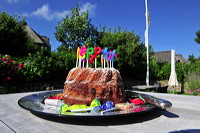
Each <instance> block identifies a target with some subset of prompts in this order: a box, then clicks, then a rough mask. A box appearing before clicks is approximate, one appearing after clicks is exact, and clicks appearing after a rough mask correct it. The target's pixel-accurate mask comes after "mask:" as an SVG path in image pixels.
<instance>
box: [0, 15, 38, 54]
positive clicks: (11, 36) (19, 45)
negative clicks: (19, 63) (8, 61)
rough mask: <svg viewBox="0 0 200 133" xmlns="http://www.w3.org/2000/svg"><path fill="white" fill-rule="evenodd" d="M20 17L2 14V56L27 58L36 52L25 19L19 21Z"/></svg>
mask: <svg viewBox="0 0 200 133" xmlns="http://www.w3.org/2000/svg"><path fill="white" fill-rule="evenodd" d="M19 18H20V17H19V16H18V15H13V16H12V15H8V14H7V13H6V12H5V11H3V12H2V13H1V14H0V54H8V55H12V56H25V55H28V53H29V52H32V50H34V48H35V46H34V42H33V40H31V39H30V38H29V37H28V35H27V32H26V31H25V30H24V29H25V25H24V24H25V19H23V20H22V21H19Z"/></svg>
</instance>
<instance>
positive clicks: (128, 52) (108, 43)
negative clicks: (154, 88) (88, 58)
mask: <svg viewBox="0 0 200 133" xmlns="http://www.w3.org/2000/svg"><path fill="white" fill-rule="evenodd" d="M101 45H102V46H103V47H108V48H109V49H110V50H113V49H116V51H117V53H116V54H117V55H118V58H116V62H115V68H117V69H118V70H119V71H120V72H121V74H122V75H123V76H125V77H132V78H143V79H144V78H145V75H146V74H145V73H146V48H145V45H144V44H143V43H142V41H141V39H140V37H139V36H137V35H136V34H135V33H134V32H133V31H132V32H130V31H127V30H124V31H123V30H122V29H121V28H120V27H118V30H117V29H115V28H113V29H108V30H107V31H106V32H105V33H104V36H103V38H102V40H101ZM150 50H151V48H150ZM151 54H152V51H151Z"/></svg>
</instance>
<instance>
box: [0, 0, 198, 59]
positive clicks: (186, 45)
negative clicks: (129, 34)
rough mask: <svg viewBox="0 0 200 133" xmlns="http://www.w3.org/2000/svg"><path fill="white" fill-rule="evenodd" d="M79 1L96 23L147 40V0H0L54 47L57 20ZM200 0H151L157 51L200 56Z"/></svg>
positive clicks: (2, 8) (4, 8) (151, 34)
mask: <svg viewBox="0 0 200 133" xmlns="http://www.w3.org/2000/svg"><path fill="white" fill-rule="evenodd" d="M76 3H78V4H79V7H80V9H81V12H84V11H86V10H89V12H90V14H89V18H91V19H92V24H93V25H95V26H96V27H99V26H100V25H106V27H107V28H112V27H114V28H117V27H118V26H120V27H121V28H122V29H126V28H127V29H128V30H129V31H134V32H135V34H137V35H139V36H140V37H141V40H142V41H144V31H145V28H146V27H145V0H1V1H0V11H6V12H7V13H9V14H15V13H18V14H20V15H21V16H26V21H27V23H28V24H29V25H30V26H31V27H32V28H33V29H34V30H35V31H36V32H37V33H39V34H40V35H44V36H47V37H49V38H50V44H51V46H52V51H53V50H55V49H56V48H58V46H60V44H61V43H60V42H58V41H56V39H55V35H54V33H55V32H56V31H55V27H56V26H57V24H58V22H59V21H61V20H62V18H64V17H65V16H66V15H70V13H71V12H70V10H71V9H72V8H74V7H75V5H76ZM199 5H200V0H148V8H149V13H150V19H151V23H150V27H149V43H150V44H151V45H152V47H153V50H154V51H155V52H158V51H168V50H171V49H174V50H176V54H183V56H184V57H185V58H188V56H189V55H192V54H193V55H195V57H199V56H200V44H197V43H196V42H195V41H194V38H195V37H196V35H195V32H196V31H198V30H200V13H199Z"/></svg>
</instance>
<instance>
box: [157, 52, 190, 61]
mask: <svg viewBox="0 0 200 133" xmlns="http://www.w3.org/2000/svg"><path fill="white" fill-rule="evenodd" d="M154 57H156V58H157V60H158V61H163V62H171V51H161V52H154ZM175 60H176V62H181V63H186V62H189V61H188V60H187V59H185V58H184V57H183V55H182V54H176V55H175Z"/></svg>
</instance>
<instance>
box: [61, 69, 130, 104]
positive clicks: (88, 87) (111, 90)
mask: <svg viewBox="0 0 200 133" xmlns="http://www.w3.org/2000/svg"><path fill="white" fill-rule="evenodd" d="M95 98H97V99H98V100H99V101H100V102H101V104H103V103H105V102H106V101H113V102H114V103H115V104H117V103H123V102H124V101H125V99H126V97H125V93H124V84H123V82H122V79H121V76H120V73H119V71H118V70H116V69H114V68H73V69H72V70H71V71H70V72H69V74H68V76H67V78H66V82H65V83H64V91H63V101H64V102H65V103H66V104H68V105H73V104H84V105H90V103H91V102H92V100H94V99H95Z"/></svg>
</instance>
